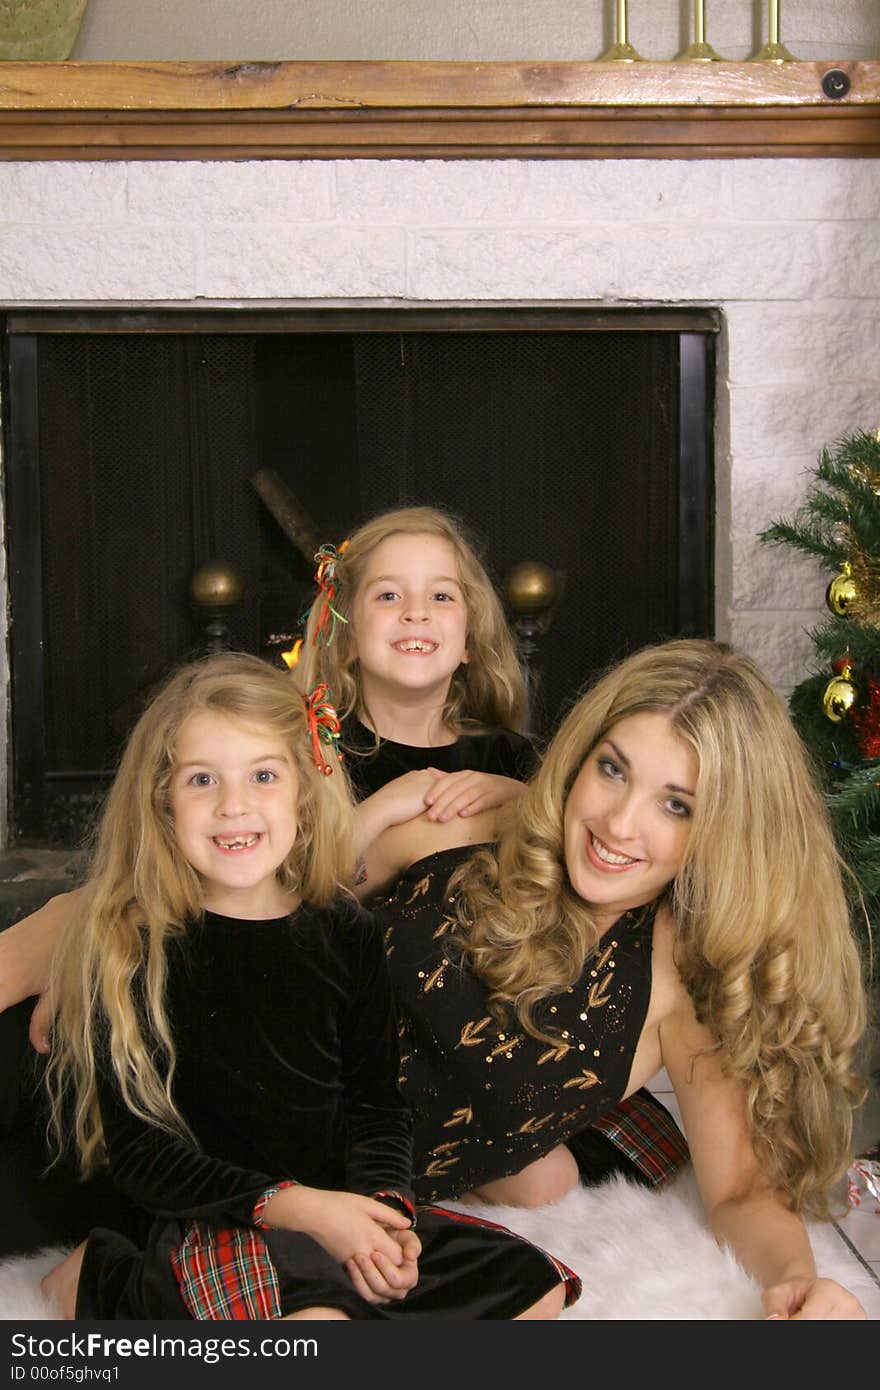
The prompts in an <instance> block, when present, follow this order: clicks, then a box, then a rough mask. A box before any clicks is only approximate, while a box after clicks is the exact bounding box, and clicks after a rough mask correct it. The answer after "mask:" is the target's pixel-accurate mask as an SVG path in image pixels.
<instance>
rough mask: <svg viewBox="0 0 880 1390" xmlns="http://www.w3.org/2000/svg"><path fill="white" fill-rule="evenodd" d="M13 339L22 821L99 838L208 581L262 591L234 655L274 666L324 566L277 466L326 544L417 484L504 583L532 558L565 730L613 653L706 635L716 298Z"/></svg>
mask: <svg viewBox="0 0 880 1390" xmlns="http://www.w3.org/2000/svg"><path fill="white" fill-rule="evenodd" d="M3 328H4V331H3V339H2V342H3V403H4V410H3V454H4V460H5V474H6V501H7V516H8V527H7V532H8V563H9V572H10V602H11V610H12V628H11V632H12V638H11V647H12V650H11V670H12V700H11V705H12V744H11V746H12V752H13V768H12V776H11V779H10V787H11V801H12V804H11V807H10V820H11V826H12V834H13V837H14V838H15V839H17V840H18V841H19V842H20V843H21V842H27V843H42V844H49V845H59V846H70V845H73V844H75V843H76V842H78V840H79V838H80V837H81V834H82V832H83V829H84V827H85V825H86V824H87V823H88V821H89V819H90V817H91V816H92V815H93V813H94V809H95V806H96V805H97V804H98V803H99V801H100V798H101V795H102V794H103V790H104V788H105V787H106V784H107V780H108V777H109V775H110V772H111V770H112V767H113V765H114V762H115V759H116V757H117V755H118V751H119V748H120V744H121V742H122V740H123V739H124V737H125V735H126V733H127V731H128V729H129V728H130V726H131V723H132V721H133V719H134V718H136V716H137V714H138V712H139V710H140V708H141V707H142V704H143V701H144V699H145V697H146V696H147V694H148V693H149V691H150V690H151V688H152V687H153V686H154V685H155V683H156V682H157V681H158V680H159V679H160V678H161V677H162V676H163V675H164V673H165V672H166V671H167V670H168V669H169V668H170V667H171V666H172V665H174V664H175V663H176V662H178V661H180V660H181V659H183V658H185V657H186V656H188V655H189V654H191V653H192V652H193V651H196V650H199V649H201V648H203V647H204V645H205V642H206V636H205V630H204V613H202V614H201V615H199V613H198V612H197V611H194V608H193V604H192V601H191V598H190V585H191V581H192V577H193V574H194V572H195V571H196V570H197V569H198V567H199V566H201V565H203V564H204V563H205V562H207V561H209V560H212V559H221V560H223V561H225V562H226V563H227V564H229V565H232V566H233V567H234V569H235V570H236V571H237V572H238V574H239V575H240V577H241V582H242V597H241V600H240V602H239V603H238V604H237V605H236V606H235V608H234V609H233V610H232V611H230V612H229V613H228V614H226V615H224V621H225V623H226V625H227V627H228V640H229V642H230V643H231V644H232V645H234V646H237V647H240V648H243V649H246V650H249V651H253V652H260V653H263V654H264V655H266V656H267V657H269V658H270V659H273V660H280V656H279V648H278V644H277V642H275V640H274V639H276V638H277V637H278V636H280V635H282V634H285V633H292V632H295V631H296V629H297V626H298V620H299V617H300V614H301V612H302V610H303V608H304V606H305V605H306V604H307V602H308V600H309V598H310V595H311V591H312V590H311V566H310V564H309V562H308V561H307V559H306V557H305V556H304V555H303V554H301V553H300V552H299V550H298V549H297V548H296V547H295V546H292V545H291V543H290V540H289V538H288V537H287V536H285V534H284V533H283V531H282V530H281V528H280V527H279V525H278V524H277V521H276V520H275V519H274V517H273V515H272V514H271V513H270V511H269V510H268V509H267V507H266V506H265V505H264V503H263V501H262V500H261V497H260V495H259V494H258V491H257V489H256V488H255V486H254V485H253V480H254V476H255V475H256V474H257V473H258V472H259V471H260V470H262V469H271V470H274V471H275V473H277V474H278V475H279V477H280V478H281V479H282V480H283V482H284V483H285V484H286V485H287V487H288V488H290V489H291V490H292V492H293V493H294V494H295V495H296V497H297V498H298V499H299V500H300V501H301V503H302V504H303V507H304V508H305V510H306V511H307V513H308V514H309V516H310V517H311V518H312V520H313V522H314V525H315V528H316V530H317V532H318V534H319V535H320V537H321V538H322V539H324V540H330V541H336V542H338V541H340V540H341V539H342V538H343V537H344V536H345V534H346V533H347V531H348V530H350V529H351V528H352V527H353V526H354V525H356V524H357V523H358V521H359V520H361V519H363V518H364V517H366V516H367V515H369V514H372V513H374V512H376V511H378V510H381V509H383V508H385V507H390V506H396V505H399V504H403V503H410V502H424V503H430V504H433V505H437V506H441V507H445V508H448V509H451V510H453V511H454V512H456V513H457V514H458V515H459V516H460V517H461V518H462V519H463V520H464V521H465V522H466V523H468V524H469V526H470V527H471V528H472V529H473V530H474V531H475V532H476V533H477V535H478V536H480V537H482V538H483V540H484V543H485V556H486V560H487V563H488V566H489V568H490V570H491V571H492V573H493V575H494V577H495V578H496V580H497V581H498V582H499V585H503V582H504V580H505V577H506V576H507V575H508V574H509V573H510V571H511V569H512V567H513V566H515V565H516V564H518V563H519V562H521V561H523V560H539V561H542V562H544V564H546V565H549V566H550V567H551V568H552V569H553V570H554V571H556V572H557V574H558V575H559V577H560V581H561V597H560V599H559V601H558V603H557V606H556V609H555V611H554V613H553V614H552V620H551V622H550V625H549V629H548V631H547V633H546V635H545V636H544V638H543V639H542V642H541V645H540V649H539V658H538V660H539V671H540V685H539V689H538V697H537V698H536V701H535V704H534V709H533V726H534V730H535V732H536V733H537V734H538V735H539V736H543V735H546V733H547V732H548V731H549V730H550V729H552V727H553V725H554V723H555V722H556V721H557V719H558V716H559V714H560V711H561V710H562V709H564V707H565V706H566V705H567V704H568V703H569V702H570V701H571V700H572V698H573V697H574V695H575V694H576V692H577V690H578V689H579V687H580V686H581V685H582V684H583V682H584V681H585V680H586V679H587V678H589V676H590V675H591V673H593V672H594V671H595V670H596V669H597V668H598V667H600V666H603V665H604V664H606V663H607V662H608V661H610V660H611V659H613V658H614V657H615V656H617V655H620V654H621V653H622V652H624V651H627V650H631V649H632V648H633V647H635V646H637V645H640V644H641V643H643V642H646V641H652V640H655V639H658V638H662V637H665V636H670V635H674V634H703V635H706V634H710V633H711V630H712V614H713V592H712V548H713V535H712V517H713V511H714V497H713V445H712V405H713V384H714V342H715V335H716V333H717V331H718V328H719V318H718V314H717V311H714V310H710V309H706V310H697V309H687V310H679V309H674V310H672V309H660V308H658V309H653V308H642V307H633V308H630V309H626V308H622V309H599V308H595V307H591V306H577V305H566V306H560V305H546V306H541V305H535V304H530V305H528V306H516V305H504V306H491V307H490V306H483V307H480V306H444V307H436V308H425V307H417V306H414V307H404V306H401V307H394V308H377V307H375V306H365V307H362V308H361V307H358V306H356V305H355V306H350V307H345V308H314V309H296V310H294V309H279V310H273V309H257V308H255V309H249V310H248V309H246V310H240V311H232V310H230V309H217V310H209V309H205V310H199V311H194V310H192V309H185V310H184V309H180V310H176V309H175V310H170V309H169V310H151V311H149V312H141V311H139V310H135V309H131V308H120V309H118V310H109V309H102V310H101V311H88V310H82V311H73V310H69V309H68V310H64V311H60V310H59V311H52V310H45V311H36V310H34V311H31V310H28V311H21V312H15V313H10V314H9V315H8V316H7V318H6V320H5V323H4V326H3Z"/></svg>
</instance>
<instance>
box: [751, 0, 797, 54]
mask: <svg viewBox="0 0 880 1390" xmlns="http://www.w3.org/2000/svg"><path fill="white" fill-rule="evenodd" d="M767 8H768V22H769V27H770V33H769V36H768V39H767V42H766V43H765V44H764V47H763V48H762V49H760V50H759V51H758V52H757V53H756V54H755V56H754V57H753V58H752V60H751V61H752V62H753V63H793V62H796V61H797V60H796V59H795V56H794V54H793V53H789V51H788V49H787V48H786V46H785V44H784V43H780V42H779V0H767Z"/></svg>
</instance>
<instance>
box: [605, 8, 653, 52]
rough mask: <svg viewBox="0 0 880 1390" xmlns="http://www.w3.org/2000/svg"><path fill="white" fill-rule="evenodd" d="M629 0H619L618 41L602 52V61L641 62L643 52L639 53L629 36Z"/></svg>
mask: <svg viewBox="0 0 880 1390" xmlns="http://www.w3.org/2000/svg"><path fill="white" fill-rule="evenodd" d="M626 9H627V0H617V41H616V42H615V43H613V44H612V45H611V47H610V48H606V50H605V52H604V53H602V54H600V56H599V59H598V61H599V62H600V63H641V62H642V61H643V59H642V55H641V53H637V52H636V50H635V49H634V48H633V46H632V44H631V43H630V42H629V39H628V37H627V14H626Z"/></svg>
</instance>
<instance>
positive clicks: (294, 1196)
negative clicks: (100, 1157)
mask: <svg viewBox="0 0 880 1390" xmlns="http://www.w3.org/2000/svg"><path fill="white" fill-rule="evenodd" d="M98 1096H99V1101H100V1106H101V1120H102V1123H103V1126H104V1137H105V1140H106V1144H107V1153H108V1158H109V1160H110V1171H111V1173H112V1176H113V1179H114V1181H115V1183H116V1185H117V1186H118V1187H119V1189H120V1190H121V1191H122V1192H123V1193H124V1194H125V1195H126V1196H128V1197H129V1198H130V1199H131V1201H132V1202H134V1203H135V1205H137V1206H139V1207H141V1208H144V1209H146V1210H147V1211H149V1212H151V1213H153V1214H154V1215H156V1216H168V1217H175V1218H178V1219H186V1218H200V1219H203V1220H207V1221H210V1222H212V1223H213V1224H216V1225H236V1226H254V1225H266V1226H280V1227H284V1228H285V1229H287V1230H291V1231H304V1232H306V1233H307V1234H308V1235H311V1236H312V1237H313V1238H314V1239H315V1240H317V1241H318V1242H319V1243H320V1244H321V1245H323V1246H324V1248H325V1249H326V1250H328V1251H329V1252H330V1253H331V1254H332V1255H334V1256H335V1257H336V1258H337V1259H338V1260H339V1261H340V1263H342V1262H343V1261H346V1260H350V1259H354V1258H356V1257H357V1258H361V1257H364V1258H368V1257H370V1256H372V1254H373V1253H374V1252H378V1254H379V1255H380V1256H381V1257H382V1260H383V1261H384V1262H387V1264H385V1265H383V1267H384V1268H385V1269H386V1271H388V1273H387V1275H386V1279H385V1284H386V1285H387V1287H388V1289H389V1294H388V1295H387V1296H391V1297H401V1296H403V1295H404V1294H405V1292H406V1289H407V1288H408V1287H411V1284H412V1283H413V1282H414V1278H412V1277H411V1273H408V1272H407V1268H406V1265H407V1259H408V1257H407V1255H406V1252H405V1249H403V1248H402V1247H401V1245H400V1244H399V1242H398V1240H396V1239H395V1238H394V1237H393V1235H391V1234H390V1233H389V1232H388V1231H387V1230H386V1227H393V1228H396V1229H399V1230H406V1229H407V1228H408V1227H409V1225H410V1218H409V1217H408V1216H407V1215H405V1214H404V1213H402V1212H398V1211H397V1210H394V1209H391V1208H389V1207H387V1206H386V1205H384V1204H383V1203H382V1202H380V1201H378V1200H376V1199H374V1198H371V1197H366V1196H362V1195H361V1194H358V1193H353V1192H336V1191H325V1190H323V1189H320V1188H316V1187H310V1186H307V1185H305V1184H302V1185H301V1184H299V1183H297V1182H296V1181H295V1179H294V1178H293V1175H292V1174H287V1175H284V1176H282V1177H279V1176H278V1175H274V1176H273V1175H270V1174H268V1173H262V1172H260V1171H258V1170H250V1169H245V1168H241V1167H239V1166H238V1165H236V1164H234V1163H227V1162H226V1160H225V1159H221V1158H216V1157H214V1156H213V1155H212V1154H208V1153H205V1152H204V1151H203V1150H201V1149H199V1148H197V1147H196V1145H195V1144H194V1143H193V1142H191V1141H190V1140H188V1139H186V1138H185V1137H183V1136H181V1135H177V1134H171V1133H169V1132H167V1131H166V1130H164V1129H161V1128H160V1127H159V1126H158V1125H156V1124H155V1123H152V1122H151V1121H149V1120H146V1119H143V1118H141V1117H140V1116H138V1115H135V1114H134V1113H133V1112H132V1111H131V1110H130V1109H129V1108H128V1106H127V1105H126V1103H125V1101H124V1099H123V1096H122V1093H121V1090H120V1088H119V1086H118V1084H117V1083H116V1080H115V1077H114V1075H113V1071H112V1067H111V1065H110V1062H109V1059H108V1058H107V1057H106V1056H104V1057H103V1058H101V1059H100V1061H99V1071H98ZM291 1180H292V1185H290V1186H288V1185H286V1184H287V1183H290V1182H291ZM267 1194H274V1195H269V1196H268V1200H265V1199H266V1197H267ZM410 1264H411V1259H410ZM392 1266H393V1267H394V1268H397V1267H400V1268H401V1275H400V1276H399V1280H397V1282H396V1283H395V1279H396V1278H397V1277H396V1276H394V1275H393V1274H392V1273H390V1271H391V1267H392Z"/></svg>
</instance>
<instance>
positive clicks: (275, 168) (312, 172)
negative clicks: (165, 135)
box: [128, 159, 333, 223]
mask: <svg viewBox="0 0 880 1390" xmlns="http://www.w3.org/2000/svg"><path fill="white" fill-rule="evenodd" d="M332 178H333V175H332V169H331V166H330V165H329V164H327V163H325V162H324V161H323V160H304V161H302V162H299V161H296V160H288V159H267V160H252V161H241V162H234V163H233V162H230V163H225V162H220V161H218V162H217V163H205V164H199V163H187V162H180V163H177V162H175V161H173V160H162V161H158V162H147V161H144V162H136V163H133V164H130V165H129V166H128V210H129V215H130V216H131V217H141V218H145V219H146V220H148V221H150V222H156V221H160V220H164V221H167V222H187V223H191V222H194V221H196V222H199V223H206V222H224V223H228V222H248V223H259V222H262V221H266V222H270V223H277V222H281V221H284V222H312V221H315V220H321V221H326V219H327V216H328V214H329V211H330V206H331V200H330V188H331V184H332Z"/></svg>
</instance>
